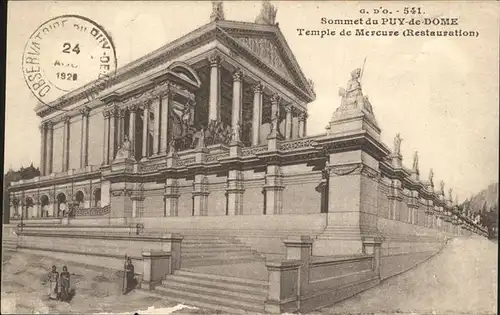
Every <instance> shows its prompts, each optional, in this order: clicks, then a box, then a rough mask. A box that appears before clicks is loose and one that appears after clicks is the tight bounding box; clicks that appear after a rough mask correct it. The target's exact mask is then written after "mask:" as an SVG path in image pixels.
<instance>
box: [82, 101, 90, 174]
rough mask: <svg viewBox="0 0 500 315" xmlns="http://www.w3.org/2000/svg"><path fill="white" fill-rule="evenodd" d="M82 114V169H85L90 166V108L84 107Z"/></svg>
mask: <svg viewBox="0 0 500 315" xmlns="http://www.w3.org/2000/svg"><path fill="white" fill-rule="evenodd" d="M80 113H81V114H82V129H81V136H80V142H81V147H80V168H85V167H86V166H87V165H88V155H89V152H88V143H89V132H88V127H89V113H90V108H88V107H86V106H85V107H84V108H82V109H80Z"/></svg>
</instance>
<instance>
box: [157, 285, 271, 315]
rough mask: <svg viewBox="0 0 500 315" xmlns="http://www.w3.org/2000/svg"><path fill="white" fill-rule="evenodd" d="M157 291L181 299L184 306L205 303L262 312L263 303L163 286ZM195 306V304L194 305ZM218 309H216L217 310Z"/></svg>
mask: <svg viewBox="0 0 500 315" xmlns="http://www.w3.org/2000/svg"><path fill="white" fill-rule="evenodd" d="M156 290H157V291H161V292H164V293H165V295H167V296H169V297H171V296H173V297H175V298H176V299H182V301H183V302H184V303H186V304H189V303H190V302H191V303H192V304H194V303H196V301H201V302H206V303H214V304H215V303H217V304H220V305H221V306H225V307H229V308H235V309H241V310H245V311H250V312H263V311H264V303H263V302H262V303H260V302H255V303H251V302H246V301H241V300H235V299H232V298H225V297H221V296H216V295H212V294H206V293H196V292H187V291H178V290H175V289H170V288H166V287H164V286H159V287H157V288H156ZM193 302H194V303H193ZM194 305H196V304H194ZM219 307H220V306H219ZM217 308H218V307H216V309H217Z"/></svg>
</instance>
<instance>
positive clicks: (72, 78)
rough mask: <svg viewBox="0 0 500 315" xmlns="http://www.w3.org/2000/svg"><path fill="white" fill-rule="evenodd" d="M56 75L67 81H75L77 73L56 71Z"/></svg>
mask: <svg viewBox="0 0 500 315" xmlns="http://www.w3.org/2000/svg"><path fill="white" fill-rule="evenodd" d="M56 76H57V78H58V79H60V80H68V81H76V80H78V74H77V73H71V72H57V73H56Z"/></svg>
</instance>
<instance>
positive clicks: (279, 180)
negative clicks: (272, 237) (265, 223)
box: [264, 165, 285, 215]
mask: <svg viewBox="0 0 500 315" xmlns="http://www.w3.org/2000/svg"><path fill="white" fill-rule="evenodd" d="M284 188H285V187H284V185H283V174H282V173H281V167H280V166H279V165H268V166H267V172H266V184H265V185H264V191H265V194H266V205H265V207H266V214H268V215H274V214H282V213H283V189H284Z"/></svg>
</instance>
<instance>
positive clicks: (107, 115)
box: [102, 108, 111, 118]
mask: <svg viewBox="0 0 500 315" xmlns="http://www.w3.org/2000/svg"><path fill="white" fill-rule="evenodd" d="M102 115H103V116H104V118H109V117H110V116H111V111H110V109H109V108H105V109H104V110H103V111H102Z"/></svg>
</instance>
